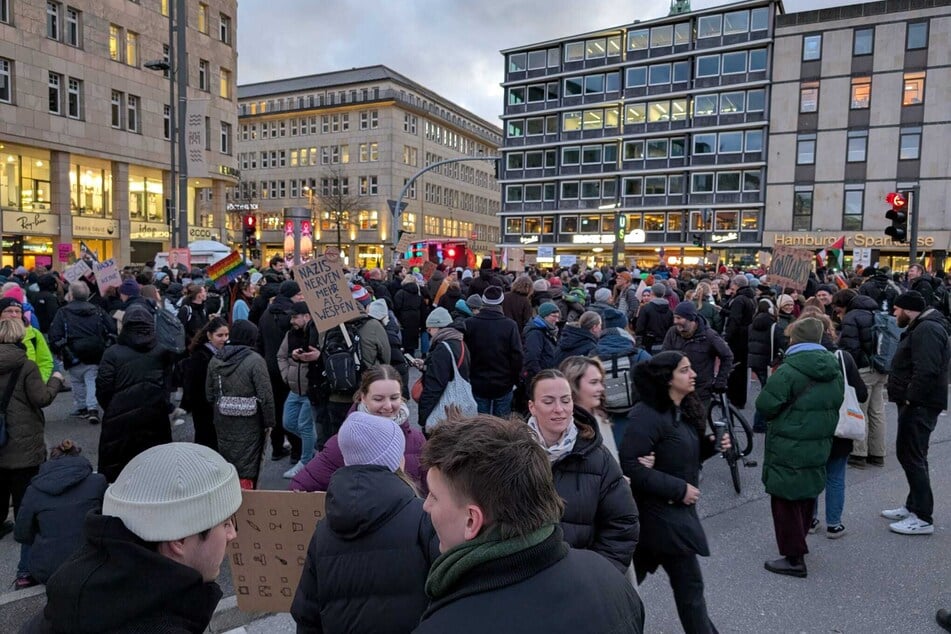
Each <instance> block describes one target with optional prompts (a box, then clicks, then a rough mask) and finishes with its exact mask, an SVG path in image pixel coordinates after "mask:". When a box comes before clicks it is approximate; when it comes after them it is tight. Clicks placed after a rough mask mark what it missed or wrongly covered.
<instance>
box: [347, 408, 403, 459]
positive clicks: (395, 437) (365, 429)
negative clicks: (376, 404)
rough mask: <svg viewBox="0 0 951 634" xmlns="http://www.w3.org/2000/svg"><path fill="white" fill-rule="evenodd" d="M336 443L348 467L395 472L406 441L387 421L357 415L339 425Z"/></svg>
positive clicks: (370, 416)
mask: <svg viewBox="0 0 951 634" xmlns="http://www.w3.org/2000/svg"><path fill="white" fill-rule="evenodd" d="M337 442H338V443H339V445H340V453H341V455H342V456H343V463H344V464H345V465H347V466H348V467H349V466H351V465H378V466H381V467H386V468H387V469H389V470H390V471H396V470H397V469H399V467H400V464H401V463H402V461H403V452H404V451H405V450H406V437H405V436H404V434H403V430H402V429H400V426H399V425H397V424H396V423H394V422H393V421H392V420H390V419H389V418H383V417H382V416H374V415H372V414H367V413H364V412H359V411H358V412H354V413H352V414H350V415H349V416H347V419H346V420H345V421H343V425H341V427H340V431H339V432H337Z"/></svg>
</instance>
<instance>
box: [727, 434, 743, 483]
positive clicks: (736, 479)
mask: <svg viewBox="0 0 951 634" xmlns="http://www.w3.org/2000/svg"><path fill="white" fill-rule="evenodd" d="M727 433H729V434H730V443H731V447H730V449H729V451H726V452H724V457H725V458H726V462H727V464H728V465H730V478H731V479H732V480H733V489H734V490H735V491H736V492H737V493H740V489H741V488H742V486H741V485H740V451H739V447H738V446H737V444H736V440H737V439H736V434H735V433H734V432H733V426H732V425H731V426H730V427H729V428H728V432H727Z"/></svg>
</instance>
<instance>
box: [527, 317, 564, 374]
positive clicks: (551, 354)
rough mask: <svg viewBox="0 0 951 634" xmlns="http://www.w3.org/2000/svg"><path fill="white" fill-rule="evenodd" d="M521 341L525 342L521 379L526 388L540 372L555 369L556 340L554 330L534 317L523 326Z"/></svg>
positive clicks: (539, 318) (540, 319)
mask: <svg viewBox="0 0 951 634" xmlns="http://www.w3.org/2000/svg"><path fill="white" fill-rule="evenodd" d="M522 339H523V340H524V342H525V346H524V350H525V356H524V357H523V359H524V363H523V366H522V378H523V380H524V382H525V385H526V386H528V385H529V384H530V383H531V382H532V378H533V377H534V376H535V375H536V374H538V373H539V372H540V371H542V370H547V369H548V368H553V367H555V352H556V351H557V350H558V340H557V339H555V331H554V329H552V328H549V327H548V324H547V323H545V321H544V320H543V319H542V318H541V317H534V318H532V319H531V320H530V321H529V322H528V323H527V324H525V329H524V330H523V331H522Z"/></svg>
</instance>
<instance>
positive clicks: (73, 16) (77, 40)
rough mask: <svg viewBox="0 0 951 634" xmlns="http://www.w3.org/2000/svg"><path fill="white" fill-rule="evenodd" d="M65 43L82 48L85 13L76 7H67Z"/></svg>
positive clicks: (64, 25)
mask: <svg viewBox="0 0 951 634" xmlns="http://www.w3.org/2000/svg"><path fill="white" fill-rule="evenodd" d="M2 1H6V0H2ZM63 43H64V44H66V45H67V46H72V47H75V48H82V43H83V12H82V11H80V10H79V9H77V8H76V7H70V6H67V7H66V15H65V16H63Z"/></svg>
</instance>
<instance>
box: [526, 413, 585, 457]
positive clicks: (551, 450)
mask: <svg viewBox="0 0 951 634" xmlns="http://www.w3.org/2000/svg"><path fill="white" fill-rule="evenodd" d="M528 426H529V427H531V428H532V431H534V432H535V435H536V436H537V437H538V444H540V445H541V446H542V449H544V450H545V452H546V453H547V454H548V462H551V463H553V464H554V463H556V462H558V460H560V459H561V458H562V457H563V456H566V455H568V454H569V453H571V450H572V449H574V448H575V441H576V440H578V426H577V425H575V421H574V419H573V418H572V419H571V423H569V424H568V429H566V430H565V433H564V434H562V435H561V438H559V439H558V441H557V442H556V443H555V444H554V445H552V446H551V447H549V446H548V444H547V441H546V440H545V437H544V436H542V432H541V430H540V429H539V428H538V421H537V420H535V417H534V416H530V417H529V418H528Z"/></svg>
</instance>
